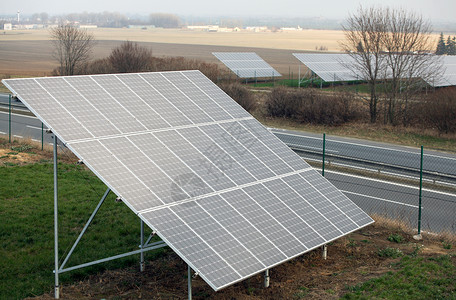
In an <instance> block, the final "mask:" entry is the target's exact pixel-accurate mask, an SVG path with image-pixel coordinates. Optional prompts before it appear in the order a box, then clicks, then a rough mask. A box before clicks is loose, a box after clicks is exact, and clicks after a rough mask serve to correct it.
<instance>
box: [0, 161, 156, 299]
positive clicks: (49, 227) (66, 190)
mask: <svg viewBox="0 0 456 300" xmlns="http://www.w3.org/2000/svg"><path fill="white" fill-rule="evenodd" d="M0 178H1V180H0V245H1V246H0V270H1V272H0V299H17V298H23V297H27V296H33V295H40V294H43V293H46V292H49V291H51V290H52V286H53V283H54V275H53V272H52V271H53V269H54V254H53V253H54V233H53V226H54V225H53V165H52V164H51V163H42V164H31V165H26V166H12V167H7V166H3V167H0ZM58 183H59V242H60V247H59V253H60V254H59V256H60V257H62V255H63V253H64V252H65V251H68V250H69V247H71V245H72V244H73V242H74V240H75V239H76V238H77V236H78V234H79V232H80V230H81V229H82V227H83V226H84V224H85V222H86V220H87V219H88V217H89V216H90V214H91V212H92V211H93V209H94V208H95V206H96V205H97V203H98V201H99V199H100V198H101V196H102V195H103V193H104V191H105V190H106V187H105V186H104V184H103V183H102V182H101V181H100V180H98V179H97V178H96V177H95V176H94V175H92V173H91V172H89V171H86V170H84V169H83V167H81V166H76V165H70V164H63V163H62V164H59V181H58ZM139 224H140V222H139V220H138V218H137V217H136V216H135V215H134V214H133V213H132V212H131V210H130V209H128V208H127V206H126V205H124V204H123V203H116V202H115V195H114V194H112V193H111V195H110V196H109V197H108V198H107V199H106V201H105V203H104V204H103V206H102V207H101V209H100V211H99V213H98V215H97V216H96V217H95V219H94V221H93V223H92V225H91V226H90V227H89V230H88V231H87V233H86V235H85V236H84V237H83V239H82V240H81V242H80V244H79V245H78V247H77V248H76V250H75V252H74V254H73V256H72V258H71V259H70V261H69V262H68V264H67V266H72V265H76V264H79V263H84V262H88V261H92V260H95V259H99V258H104V257H108V256H112V255H116V254H120V253H124V252H126V251H131V250H137V249H138V248H137V245H138V242H139V234H140V231H139V230H140V226H139ZM149 253H150V252H149ZM160 253H161V251H158V252H155V253H153V254H149V257H151V256H154V255H159V254H160ZM137 262H138V257H137V256H131V257H128V258H124V259H120V260H115V261H113V262H110V263H104V264H101V265H97V266H93V267H89V268H84V269H80V270H76V271H73V272H68V273H64V274H62V275H61V281H62V283H68V282H71V281H77V280H79V279H81V278H83V277H85V276H86V275H87V274H94V273H96V272H99V271H102V270H104V269H106V268H119V267H124V266H127V265H131V264H133V263H137Z"/></svg>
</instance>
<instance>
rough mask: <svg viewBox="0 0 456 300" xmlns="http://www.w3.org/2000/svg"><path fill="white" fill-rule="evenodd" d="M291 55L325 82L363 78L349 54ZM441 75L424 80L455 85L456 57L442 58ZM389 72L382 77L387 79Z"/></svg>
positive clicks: (431, 82) (440, 84)
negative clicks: (354, 66)
mask: <svg viewBox="0 0 456 300" xmlns="http://www.w3.org/2000/svg"><path fill="white" fill-rule="evenodd" d="M293 55H294V56H295V57H296V58H297V59H298V60H299V61H300V62H301V63H303V64H304V65H306V66H307V67H308V68H309V69H310V70H311V71H312V72H314V73H315V74H316V75H317V76H318V77H320V78H321V79H323V80H324V81H326V82H335V81H352V80H364V79H365V76H364V75H363V74H362V72H360V71H359V70H356V69H354V68H353V65H355V64H356V62H355V60H354V58H353V57H352V56H350V55H349V54H343V53H341V54H335V53H293ZM440 58H441V59H442V60H441V61H439V62H441V63H442V70H443V74H442V75H441V76H438V77H437V78H433V79H425V80H426V81H427V83H428V84H429V85H431V86H434V87H438V86H450V85H456V57H455V56H442V57H440ZM390 76H391V72H387V73H386V75H384V76H383V77H385V78H389V77H390Z"/></svg>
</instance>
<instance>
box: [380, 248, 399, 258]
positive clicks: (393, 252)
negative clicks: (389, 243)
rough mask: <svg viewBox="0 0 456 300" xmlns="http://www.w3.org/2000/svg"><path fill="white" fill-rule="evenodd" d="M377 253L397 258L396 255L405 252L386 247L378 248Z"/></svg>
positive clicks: (381, 255)
mask: <svg viewBox="0 0 456 300" xmlns="http://www.w3.org/2000/svg"><path fill="white" fill-rule="evenodd" d="M377 254H378V256H380V257H391V258H396V257H399V256H402V255H403V253H402V251H401V250H400V249H397V248H390V247H386V248H385V249H380V250H378V252H377Z"/></svg>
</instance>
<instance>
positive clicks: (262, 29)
mask: <svg viewBox="0 0 456 300" xmlns="http://www.w3.org/2000/svg"><path fill="white" fill-rule="evenodd" d="M245 30H247V31H253V32H265V31H268V27H267V26H248V27H246V28H245Z"/></svg>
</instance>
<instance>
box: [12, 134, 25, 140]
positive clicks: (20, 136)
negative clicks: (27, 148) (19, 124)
mask: <svg viewBox="0 0 456 300" xmlns="http://www.w3.org/2000/svg"><path fill="white" fill-rule="evenodd" d="M13 136H15V137H18V138H20V139H23V138H24V137H23V136H22V135H13Z"/></svg>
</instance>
